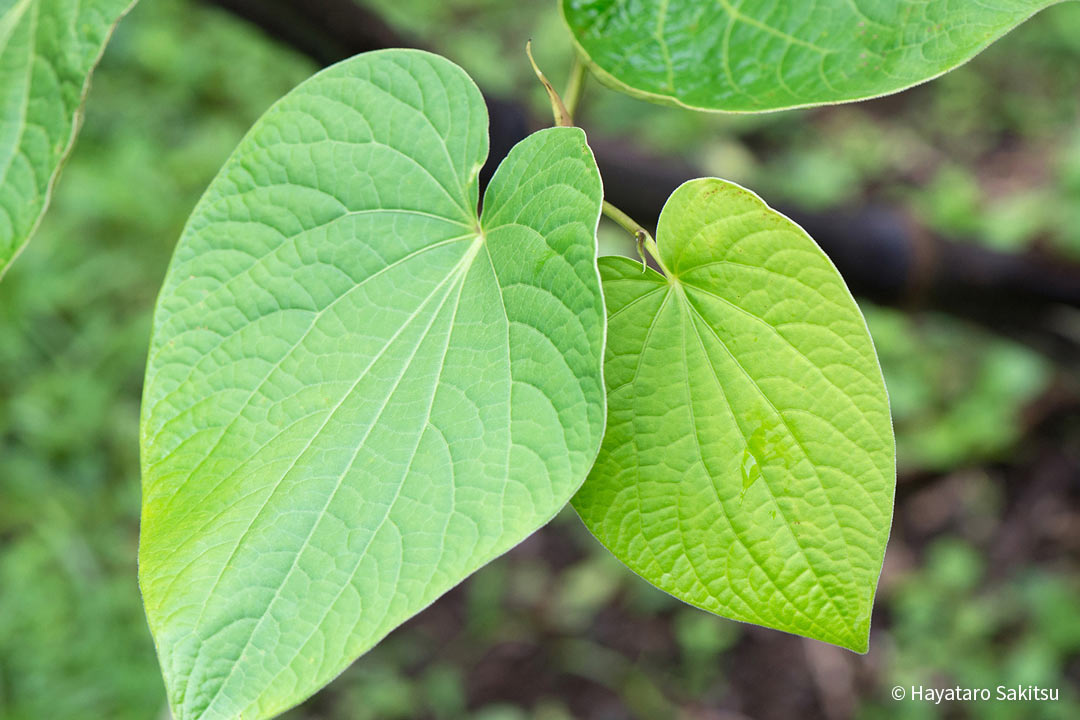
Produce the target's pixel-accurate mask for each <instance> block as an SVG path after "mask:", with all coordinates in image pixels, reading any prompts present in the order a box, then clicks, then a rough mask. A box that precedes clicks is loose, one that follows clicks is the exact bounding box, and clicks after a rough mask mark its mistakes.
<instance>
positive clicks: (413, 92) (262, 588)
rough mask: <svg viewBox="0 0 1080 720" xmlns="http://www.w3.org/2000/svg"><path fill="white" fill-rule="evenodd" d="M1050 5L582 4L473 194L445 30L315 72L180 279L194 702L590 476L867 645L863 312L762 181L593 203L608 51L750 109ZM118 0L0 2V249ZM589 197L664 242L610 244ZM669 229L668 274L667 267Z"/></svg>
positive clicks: (363, 629)
mask: <svg viewBox="0 0 1080 720" xmlns="http://www.w3.org/2000/svg"><path fill="white" fill-rule="evenodd" d="M1051 4H1053V3H1052V2H1047V1H1046V0H998V1H997V2H995V3H993V4H982V3H957V2H952V1H951V0H929V1H927V0H918V1H916V0H814V1H813V2H807V3H783V2H776V1H774V0H742V1H741V2H736V1H735V0H730V1H729V0H719V2H691V1H690V0H640V1H638V2H627V1H626V0H562V1H561V2H560V3H559V5H560V7H561V11H562V13H563V16H564V19H565V21H566V25H567V27H568V28H569V30H570V32H571V34H572V35H573V38H574V41H575V43H576V63H575V69H574V73H573V77H572V79H571V83H570V88H571V89H570V90H569V91H568V93H567V96H566V102H565V103H564V102H563V100H562V98H560V97H559V95H558V94H557V93H555V92H554V90H553V89H552V88H551V86H550V84H549V83H547V81H546V79H545V78H543V75H542V74H541V73H540V72H539V70H537V73H538V75H540V77H541V79H542V80H543V81H544V82H545V84H546V86H547V87H548V90H549V94H550V96H551V100H552V105H553V110H554V114H555V119H556V125H557V126H556V127H552V128H549V129H546V130H541V131H539V132H536V133H535V134H533V135H531V136H530V137H528V138H527V139H525V140H524V141H522V142H521V143H519V144H518V145H517V146H516V147H515V148H514V149H513V150H512V151H511V152H510V153H509V155H508V156H507V157H506V158H505V159H504V160H503V161H502V163H501V164H500V165H499V167H498V169H497V171H496V172H495V174H494V176H493V178H492V179H491V182H490V183H489V184H488V185H487V187H486V189H485V190H484V192H483V201H482V203H481V202H480V200H481V186H480V185H481V183H480V170H481V168H482V167H483V166H484V163H485V161H486V160H487V155H488V119H487V110H486V107H485V104H484V99H483V97H482V96H481V94H480V91H479V90H478V89H477V87H476V85H475V84H474V83H473V82H472V80H471V79H470V78H469V77H468V76H467V75H466V73H465V72H464V71H463V70H461V69H460V68H459V67H457V66H456V65H454V64H453V63H451V62H450V61H449V60H446V59H444V58H441V57H439V56H437V55H433V54H430V53H427V52H422V51H419V50H386V51H377V52H371V53H366V54H362V55H358V56H356V57H354V58H352V59H350V60H346V61H344V62H342V63H339V64H337V65H335V66H333V67H331V68H328V69H326V70H324V71H322V72H319V73H317V74H316V75H315V76H314V77H312V78H311V79H310V80H308V81H307V82H305V83H303V84H301V85H300V86H299V87H297V88H296V89H295V90H293V91H292V92H290V93H289V94H288V95H286V96H285V97H284V98H283V99H282V100H281V101H279V102H278V103H277V104H276V105H274V106H273V107H272V108H271V109H270V110H269V111H268V112H267V113H266V114H265V115H264V116H263V117H262V118H261V119H260V120H259V121H258V122H257V123H256V124H255V126H254V127H253V128H252V129H251V131H250V132H249V133H248V135H247V136H246V137H245V138H244V139H243V140H242V141H241V143H240V145H239V147H238V148H237V149H236V151H235V152H234V153H233V155H232V157H231V158H230V159H229V160H228V161H227V162H226V164H225V166H224V167H223V168H222V170H221V172H220V173H219V175H218V176H217V178H216V179H214V181H213V182H212V183H211V185H210V187H209V188H208V190H207V191H206V194H205V195H204V196H203V198H202V200H201V201H200V202H199V204H198V206H197V207H196V208H195V210H194V212H193V213H192V215H191V218H190V220H189V222H188V224H187V227H186V229H185V230H184V232H183V235H182V237H181V238H180V242H179V245H178V246H177V249H176V253H175V255H174V258H173V261H172V264H171V266H170V268H169V271H168V274H167V277H166V279H165V282H164V286H163V288H162V290H161V294H160V297H159V299H158V304H157V310H156V313H155V318H154V323H153V333H152V339H151V343H150V354H149V361H148V367H147V373H146V382H145V387H144V396H143V409H142V425H141V428H142V429H141V437H142V473H143V511H142V528H141V539H140V546H139V580H140V585H141V587H142V592H143V597H144V601H145V606H146V614H147V617H148V619H149V623H150V628H151V630H152V632H153V635H154V639H155V642H156V644H157V648H158V653H159V657H160V661H161V666H162V670H163V674H164V678H165V681H166V685H167V689H168V700H169V704H170V707H171V708H172V712H173V715H174V717H176V718H177V719H178V720H196V719H207V720H208V719H210V718H241V717H242V718H245V719H251V718H268V717H271V716H273V715H275V714H277V713H280V712H282V711H284V710H286V709H288V708H290V707H292V706H294V705H296V704H297V703H299V702H301V701H302V700H304V699H305V698H307V697H308V696H310V695H311V694H313V693H314V692H315V691H317V690H318V689H319V688H320V687H322V686H323V685H325V684H326V683H327V682H329V681H330V680H331V679H332V678H334V677H335V676H336V675H337V674H338V673H340V672H341V671H342V670H343V669H344V668H345V667H347V666H348V665H349V664H350V663H352V662H353V661H354V660H355V659H356V658H357V657H358V656H360V655H361V654H363V653H364V652H365V651H367V650H368V649H370V648H371V647H372V646H374V645H375V644H376V643H378V642H379V641H380V640H381V639H382V638H383V637H385V636H386V635H387V633H389V632H390V631H391V630H393V629H394V628H395V627H397V626H398V625H400V624H401V623H403V622H404V621H405V620H407V619H408V618H410V617H412V616H413V615H415V614H416V613H418V612H419V611H420V610H422V609H423V608H425V607H426V606H427V605H429V604H430V603H432V602H433V601H434V600H435V599H437V598H438V597H439V596H441V595H442V594H443V593H445V592H446V591H447V590H449V589H450V588H452V587H453V586H455V585H457V584H458V583H460V582H461V581H462V580H464V579H465V578H466V577H467V576H468V575H470V574H471V573H473V572H474V571H476V570H477V569H479V568H481V567H482V566H484V565H485V564H487V563H488V562H490V561H492V560H493V559H495V558H497V557H498V556H499V555H501V554H502V553H504V552H506V551H507V550H508V549H510V548H512V547H513V546H514V545H516V544H518V543H519V542H521V541H522V540H523V539H524V538H526V537H527V536H529V535H530V534H531V533H533V532H534V531H535V530H537V529H538V528H540V527H541V526H543V525H545V524H546V523H547V522H548V521H550V520H551V519H552V517H553V516H554V515H555V514H556V513H558V512H559V511H560V510H561V509H562V508H563V507H565V506H566V505H567V503H570V504H572V505H573V507H574V508H575V510H576V511H577V513H578V514H579V515H580V516H581V518H582V520H583V521H584V522H585V525H586V526H587V527H588V528H589V530H590V531H591V532H592V533H593V534H594V535H595V536H596V538H597V539H598V540H599V541H600V542H601V543H603V544H604V545H605V546H606V547H608V548H609V549H610V550H611V552H612V553H614V554H615V555H616V556H617V557H618V558H619V559H620V560H622V561H623V562H624V563H625V564H626V565H627V566H628V567H630V568H631V569H632V570H634V571H635V572H636V573H638V574H639V575H641V576H642V577H643V578H645V579H646V580H648V581H649V582H651V583H653V584H654V585H656V586H657V587H658V588H660V589H662V590H664V591H666V592H668V593H670V594H672V595H674V596H675V597H677V598H679V599H681V600H683V601H685V602H687V603H690V604H692V605H695V606H697V607H700V608H703V609H705V610H709V611H711V612H714V613H717V614H719V615H723V616H725V617H728V618H733V619H736V620H742V621H746V622H752V623H757V624H760V625H764V626H767V627H771V628H776V629H779V630H784V631H787V632H792V633H798V634H800V635H804V636H807V637H811V638H815V639H818V640H823V641H826V642H830V643H834V644H836V645H840V646H842V647H845V648H849V649H851V650H854V651H856V652H865V651H866V649H867V647H868V642H869V631H870V615H871V608H872V605H873V598H874V592H875V589H876V585H877V580H878V575H879V574H880V570H881V564H882V559H883V556H884V551H885V545H886V541H887V539H888V534H889V528H890V522H891V515H892V503H893V491H894V485H895V457H894V440H893V433H892V427H891V423H890V418H889V405H888V399H887V396H886V391H885V386H884V382H883V380H882V376H881V371H880V368H879V365H878V361H877V357H876V355H875V352H874V347H873V343H872V341H871V338H870V335H869V333H868V331H867V328H866V324H865V322H864V321H863V318H862V315H861V314H860V312H859V309H858V307H857V306H856V304H855V302H854V300H853V299H852V297H851V295H850V293H849V292H848V290H847V288H846V286H845V285H844V282H843V280H842V279H841V277H840V275H839V274H838V273H837V271H836V269H835V268H834V266H833V265H832V263H831V262H830V261H829V259H828V258H827V257H826V256H825V255H824V253H822V251H821V250H820V249H819V248H818V246H817V245H816V244H815V243H814V241H813V240H812V239H811V238H810V237H809V236H808V235H807V234H806V233H805V232H804V231H803V230H802V229H801V228H800V227H798V226H797V225H796V224H795V223H793V222H792V221H790V220H788V219H787V218H785V217H784V216H783V215H781V214H779V213H777V212H776V211H774V210H772V209H771V208H770V207H769V206H768V205H766V204H765V203H764V202H763V201H762V200H761V199H760V198H759V197H757V196H756V195H754V194H753V193H752V192H750V191H749V190H746V189H744V188H741V187H739V186H737V185H735V184H733V183H730V182H726V181H724V180H720V179H716V178H701V179H697V180H692V181H690V182H687V183H685V184H684V185H682V186H681V187H679V188H678V189H677V190H676V191H675V192H674V193H673V194H672V196H671V197H670V199H669V200H668V201H667V204H666V205H665V207H664V209H663V212H662V214H661V216H660V221H659V225H658V227H657V232H656V237H655V239H654V238H653V236H652V235H650V234H649V233H648V232H647V231H646V229H645V228H643V227H641V226H640V225H638V224H637V223H636V222H634V221H633V220H632V219H631V218H629V217H628V216H626V215H625V214H624V213H623V212H622V211H620V210H619V209H618V208H615V207H613V206H611V205H610V204H608V203H606V202H605V201H604V192H603V186H602V180H601V177H600V173H599V171H598V169H597V166H596V163H595V161H594V159H593V155H592V152H591V150H590V148H589V145H588V141H587V138H586V134H585V132H584V131H583V130H581V129H579V128H577V127H573V120H572V115H573V110H574V108H575V106H576V104H577V99H578V96H579V95H580V90H581V87H582V84H583V82H584V80H585V76H586V75H587V74H589V73H591V74H593V75H595V76H596V77H597V78H598V79H599V80H601V81H602V82H604V83H606V84H608V85H610V86H612V87H614V88H616V89H619V90H622V91H624V92H627V93H629V94H631V95H634V96H636V97H640V98H643V99H646V100H651V101H656V102H663V103H668V104H674V105H678V106H681V107H686V108H691V109H695V110H704V111H720V112H761V111H772V110H783V109H788V108H795V107H805V106H812V105H819V104H824V103H835V102H846V101H853V100H859V99H864V98H868V97H872V96H876V95H881V94H885V93H891V92H895V91H898V90H901V89H903V88H906V87H909V86H911V85H914V84H916V83H920V82H923V81H925V80H928V79H930V78H932V77H934V76H937V75H939V74H941V73H943V72H946V71H947V70H949V69H951V68H953V67H955V66H957V65H958V64H960V63H962V62H965V61H966V60H968V59H969V58H971V57H972V56H973V55H975V54H976V53H978V52H979V51H980V50H981V49H983V48H984V47H986V46H987V45H988V44H990V43H991V42H993V41H994V40H995V39H997V38H998V37H1000V36H1001V35H1002V34H1004V33H1005V32H1007V31H1008V30H1009V29H1011V28H1012V27H1014V26H1015V25H1017V24H1018V23H1020V22H1022V21H1023V20H1025V19H1027V18H1028V17H1030V16H1031V15H1032V14H1034V13H1035V12H1037V11H1038V10H1040V9H1042V8H1044V7H1046V6H1048V5H1051ZM129 5H130V2H129V1H128V0H82V2H71V1H69V0H0V274H2V273H3V272H4V270H6V268H7V267H8V266H9V265H10V263H11V261H12V260H13V259H14V257H15V256H16V255H17V254H18V252H19V251H20V250H21V249H22V248H23V247H24V246H25V244H26V242H27V240H28V239H29V236H30V235H31V233H32V231H33V229H34V227H35V226H36V225H37V223H38V221H39V220H40V218H41V215H42V214H43V212H44V210H45V207H46V205H47V203H48V198H49V194H50V192H51V188H52V187H53V184H54V183H55V180H56V177H57V175H58V172H59V168H60V166H61V164H62V161H63V159H64V157H65V155H66V154H67V153H68V151H69V150H70V146H71V143H72V140H73V137H74V133H75V130H76V129H77V127H78V123H79V112H80V105H81V103H82V99H83V97H84V95H85V92H86V88H87V86H88V83H89V76H90V72H91V69H92V67H93V65H94V64H95V63H96V61H97V59H98V58H99V57H100V55H101V52H102V50H103V48H104V45H105V43H106V41H107V39H108V36H109V34H110V32H111V29H112V28H113V27H114V26H115V24H116V22H117V21H118V20H119V19H120V17H121V16H122V15H123V13H124V12H125V11H126V10H127V8H128V6H129ZM601 214H606V215H607V216H608V217H610V218H611V219H613V220H615V221H616V222H618V223H620V224H621V225H623V226H624V227H626V228H627V229H628V230H629V231H630V232H631V233H632V234H633V235H634V236H635V239H636V240H637V242H638V244H639V251H641V252H642V254H643V260H642V262H637V261H635V260H631V259H629V258H625V257H601V258H599V259H598V258H597V242H596V229H597V224H598V222H599V219H600V217H601ZM646 253H647V254H648V256H649V257H650V258H651V260H652V262H653V264H654V265H655V266H656V268H658V270H657V269H653V268H652V267H649V266H648V265H647V263H645V262H644V254H646Z"/></svg>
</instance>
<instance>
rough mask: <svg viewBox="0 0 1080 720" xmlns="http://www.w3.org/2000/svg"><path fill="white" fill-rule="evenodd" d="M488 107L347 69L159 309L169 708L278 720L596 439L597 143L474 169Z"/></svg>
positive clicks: (200, 232)
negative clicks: (491, 169)
mask: <svg viewBox="0 0 1080 720" xmlns="http://www.w3.org/2000/svg"><path fill="white" fill-rule="evenodd" d="M487 131H488V127H487V113H486V109H485V106H484V102H483V98H482V97H481V95H480V92H479V91H478V90H477V88H476V86H475V85H474V84H473V83H472V81H471V80H470V79H469V78H468V77H467V76H466V75H465V73H464V72H463V71H462V70H461V69H460V68H458V67H457V66H455V65H453V64H452V63H450V62H449V61H447V60H444V59H442V58H439V57H437V56H434V55H430V54H427V53H423V52H419V51H408V50H394V51H383V52H377V53H370V54H366V55H360V56H357V57H356V58H353V59H351V60H348V61H346V62H344V63H341V64H338V65H336V66H334V67H332V68H330V69H327V70H325V71H323V72H321V73H319V74H318V75H316V76H315V77H314V78H312V79H311V80H309V81H308V82H306V83H304V84H302V85H301V86H300V87H298V88H297V89H296V90H294V91H293V92H291V93H290V94H289V95H287V96H286V97H285V98H284V99H283V100H282V101H281V102H279V103H278V104H277V105H276V106H274V107H273V108H272V109H271V110H270V111H269V112H268V113H267V114H266V115H265V116H264V117H263V118H262V119H261V120H260V121H259V122H258V123H257V124H256V126H255V127H254V128H253V130H252V131H251V133H250V134H249V135H248V136H247V137H246V138H245V139H244V140H243V141H242V143H241V144H240V146H239V148H238V149H237V150H236V152H235V154H234V155H233V156H232V158H231V159H230V160H229V161H228V163H227V164H226V165H225V167H224V168H223V170H222V171H221V174H220V175H219V176H218V177H217V179H215V180H214V182H213V183H212V185H211V186H210V188H209V190H208V191H207V193H206V195H205V196H204V197H203V199H202V201H201V202H200V203H199V205H198V207H197V208H196V209H195V211H194V214H193V215H192V217H191V220H190V221H189V224H188V226H187V229H186V230H185V232H184V234H183V236H182V238H181V240H180V244H179V246H178V248H177V250H176V255H175V257H174V259H173V263H172V266H171V267H170V269H169V272H168V276H167V278H166V281H165V286H164V289H163V291H162V294H161V297H160V300H159V303H158V308H157V313H156V316H155V321H154V330H153V340H152V346H151V350H150V360H149V366H148V370H147V378H146V388H145V395H144V405H143V421H142V453H143V494H144V496H143V519H142V535H141V543H140V580H141V585H142V589H143V594H144V600H145V604H146V610H147V615H148V617H149V620H150V625H151V628H152V630H153V633H154V637H155V640H156V643H157V646H158V652H159V656H160V659H161V663H162V667H163V671H164V675H165V678H166V682H167V686H168V692H169V701H170V704H171V706H172V708H173V711H174V714H175V716H176V717H177V718H178V720H191V719H193V718H236V717H244V718H245V719H248V718H264V717H269V716H272V715H273V714H275V713H277V712H280V711H282V710H284V709H286V708H288V707H290V706H292V705H294V704H296V703H297V702H299V701H301V700H303V699H304V698H306V697H307V696H309V695H310V694H312V693H313V692H314V691H315V690H317V689H318V688H319V687H321V686H322V685H323V684H325V683H326V682H328V681H329V680H330V679H331V678H333V677H334V676H335V675H337V674H338V673H339V672H341V671H342V670H343V669H344V668H345V667H346V666H347V665H348V664H349V663H351V662H352V661H353V660H354V659H355V658H356V657H357V656H358V655H360V654H361V653H363V652H365V651H366V650H367V649H369V648H370V647H371V646H372V645H374V644H375V643H376V642H378V641H379V640H380V639H381V638H382V637H383V636H385V635H386V634H387V633H388V632H389V631H390V630H392V629H393V628H394V627H396V626H397V625H399V624H400V623H402V622H403V621H404V620H406V619H407V618H409V617H411V616H412V615H414V614H415V613H417V612H418V611H420V610H421V609H423V608H424V607H426V606H427V605H428V604H430V603H431V602H432V601H433V600H435V599H436V598H437V597H439V596H440V595H441V594H443V593H444V592H445V591H446V590H448V589H449V588H451V587H453V586H454V585H456V584H457V583H459V582H460V581H461V580H462V579H464V578H465V577H466V576H467V575H469V574H470V573H472V572H473V571H474V570H476V569H477V568H479V567H481V566H482V565H484V564H485V563H487V562H489V561H490V560H492V559H493V558H495V557H497V556H498V555H500V554H501V553H503V552H505V551H506V550H507V549H509V548H510V547H512V546H513V545H515V544H517V543H518V542H520V541H521V540H522V539H524V538H525V537H526V536H528V535H529V534H530V533H532V532H533V531H534V530H536V529H537V528H538V527H540V526H541V525H543V524H545V523H546V522H547V521H548V520H550V518H551V517H552V516H553V515H554V514H555V513H556V512H557V511H558V510H559V509H560V508H562V507H563V506H564V505H565V504H566V503H567V502H568V500H569V499H570V497H571V496H572V495H573V493H574V492H575V491H576V490H577V489H578V487H579V486H580V484H581V482H582V481H583V479H584V478H585V475H586V474H587V472H588V469H589V467H590V466H591V464H592V462H593V460H594V458H595V456H596V452H597V449H598V447H599V443H600V439H601V436H602V433H603V424H604V417H605V414H604V394H603V383H602V375H601V368H602V347H603V342H604V327H605V325H604V309H603V302H602V297H601V293H600V281H599V275H598V272H597V268H596V239H595V231H596V224H597V221H598V219H599V213H600V204H601V194H602V192H601V186H600V178H599V174H598V172H597V169H596V165H595V163H594V161H593V158H592V154H591V151H590V150H589V148H588V146H587V144H586V141H585V135H584V133H583V132H582V131H581V130H579V129H576V128H557V129H550V130H545V131H542V132H539V133H536V134H535V135H532V136H531V137H529V138H528V139H526V140H524V141H523V142H521V143H520V144H519V145H518V146H517V147H516V148H515V149H514V150H513V151H512V152H511V153H510V155H509V156H508V157H507V158H506V159H505V160H504V161H503V163H502V165H501V166H500V168H499V169H498V171H497V173H496V175H495V177H494V179H493V180H492V182H491V184H490V186H489V188H488V190H487V192H486V195H485V202H484V206H483V208H484V209H483V214H482V215H480V216H478V215H477V200H478V181H477V176H478V173H479V170H480V167H481V165H482V164H483V162H484V159H485V157H486V155H487V146H488V140H487Z"/></svg>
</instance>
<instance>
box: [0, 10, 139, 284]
mask: <svg viewBox="0 0 1080 720" xmlns="http://www.w3.org/2000/svg"><path fill="white" fill-rule="evenodd" d="M132 2H133V0H0V277H3V275H4V273H5V272H7V268H8V266H9V265H10V264H11V262H12V261H13V260H14V259H15V256H16V255H17V254H18V253H19V251H21V250H22V248H23V246H24V245H25V244H26V242H27V240H29V238H30V235H31V233H33V230H34V228H35V227H36V226H37V223H38V221H39V219H40V218H41V215H42V214H43V213H44V212H45V208H46V206H47V205H48V202H49V195H50V194H51V192H52V186H53V184H54V183H55V181H56V177H57V175H58V174H59V171H60V165H61V163H62V162H63V160H64V158H65V157H66V156H67V154H68V152H69V151H70V150H71V145H72V143H73V142H74V139H75V132H76V131H77V130H78V125H79V113H80V112H81V108H82V103H83V98H84V96H85V94H86V90H87V87H88V86H89V83H90V72H91V70H92V69H93V68H94V66H95V65H96V64H97V61H98V59H99V58H100V57H101V53H102V51H103V50H104V48H105V43H106V42H107V41H108V39H109V35H110V34H111V33H112V29H113V27H115V25H116V23H117V21H118V20H119V19H120V17H121V16H122V15H123V14H124V13H125V12H126V11H127V9H128V8H129V7H130V6H131V5H132Z"/></svg>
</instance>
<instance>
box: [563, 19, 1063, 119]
mask: <svg viewBox="0 0 1080 720" xmlns="http://www.w3.org/2000/svg"><path fill="white" fill-rule="evenodd" d="M1059 1H1060V0H995V1H994V2H956V1H955V0H805V1H800V2H790V1H788V0H716V1H714V2H698V0H560V2H561V5H562V9H563V14H564V17H565V18H566V21H567V23H568V24H569V26H570V29H571V32H572V33H573V35H574V37H575V39H576V41H577V43H578V45H579V47H580V48H581V50H582V51H583V52H584V53H585V55H586V56H587V57H588V58H589V59H590V60H591V63H592V65H593V67H594V69H595V71H596V72H597V74H598V75H599V77H600V79H601V80H603V81H605V82H606V83H607V84H609V85H611V86H613V87H615V88H617V89H619V90H623V91H625V92H627V93H630V94H632V95H636V96H638V97H642V98H644V99H648V100H653V101H656V102H662V103H668V104H674V105H680V106H683V107H688V108H693V109H697V110H718V111H730V112H761V111H766V110H779V109H783V108H792V107H803V106H808V105H820V104H824V103H837V102H847V101H851V100H862V99H865V98H869V97H875V96H878V95H884V94H887V93H891V92H896V91H898V90H902V89H904V88H907V87H910V86H912V85H915V84H918V83H921V82H924V81H926V80H929V79H930V78H933V77H936V76H937V75H940V74H942V73H944V72H946V71H948V70H951V69H952V68H954V67H956V66H957V65H960V64H961V63H964V62H966V61H967V60H969V59H971V58H972V57H973V56H974V55H976V54H977V53H979V52H980V51H982V50H983V49H984V48H986V46H988V45H989V44H991V43H992V42H994V41H995V40H997V39H998V38H999V37H1001V36H1002V35H1004V34H1005V33H1006V32H1008V31H1009V30H1011V29H1012V28H1014V27H1015V26H1017V25H1018V24H1020V23H1022V22H1023V21H1024V20H1027V19H1028V18H1029V17H1031V16H1032V15H1033V14H1034V13H1036V12H1038V11H1039V10H1041V9H1043V8H1045V7H1048V6H1050V5H1053V4H1056V3H1057V2H1059Z"/></svg>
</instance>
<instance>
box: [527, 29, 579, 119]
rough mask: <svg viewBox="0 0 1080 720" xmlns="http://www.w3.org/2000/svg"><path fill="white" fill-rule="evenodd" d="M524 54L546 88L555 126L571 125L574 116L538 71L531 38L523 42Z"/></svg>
mask: <svg viewBox="0 0 1080 720" xmlns="http://www.w3.org/2000/svg"><path fill="white" fill-rule="evenodd" d="M525 54H526V55H528V56H529V64H530V65H532V69H533V72H535V73H536V77H537V78H538V79H539V80H540V84H542V85H543V86H544V89H545V90H547V94H548V99H549V100H551V114H552V115H554V116H555V126H556V127H573V126H574V118H573V117H572V116H571V114H570V111H569V110H567V109H566V105H564V104H563V101H562V98H561V97H559V93H558V92H556V90H555V87H554V86H553V85H552V84H551V83H550V82H548V79H547V77H545V75H544V73H542V72H541V71H540V67H539V66H538V65H537V64H536V60H535V59H534V58H533V54H532V40H530V41H529V42H527V43H525Z"/></svg>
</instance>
